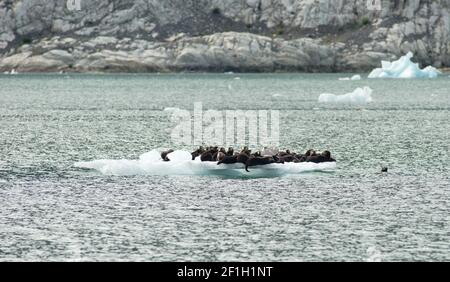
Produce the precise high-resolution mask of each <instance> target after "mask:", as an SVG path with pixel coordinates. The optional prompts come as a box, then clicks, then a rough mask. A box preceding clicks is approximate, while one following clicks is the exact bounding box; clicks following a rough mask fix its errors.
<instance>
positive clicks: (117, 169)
mask: <svg viewBox="0 0 450 282" xmlns="http://www.w3.org/2000/svg"><path fill="white" fill-rule="evenodd" d="M168 157H169V159H170V160H171V161H170V162H164V161H163V160H162V159H161V157H160V153H159V152H158V151H156V150H153V151H151V152H148V153H145V154H143V155H141V156H140V157H139V159H138V160H126V159H122V160H94V161H89V162H77V163H75V164H74V166H75V167H78V168H85V169H93V170H96V171H99V172H100V173H102V174H105V175H119V176H126V175H159V176H168V175H200V176H202V175H216V176H228V177H278V176H283V175H288V174H300V173H305V172H314V171H332V170H334V169H335V168H336V163H334V162H329V163H320V164H315V163H284V164H269V165H264V166H254V167H249V171H250V172H246V171H245V169H244V165H243V164H240V163H239V164H221V165H217V163H216V162H202V161H200V159H199V158H196V159H195V160H194V161H193V160H192V158H191V154H190V153H189V152H187V151H175V152H173V153H171V154H169V155H168Z"/></svg>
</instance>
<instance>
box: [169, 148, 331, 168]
mask: <svg viewBox="0 0 450 282" xmlns="http://www.w3.org/2000/svg"><path fill="white" fill-rule="evenodd" d="M172 152H173V150H168V151H164V152H162V153H161V158H162V159H163V160H164V161H170V159H169V158H168V155H169V154H170V153H172ZM191 155H192V160H195V159H196V158H198V157H200V160H201V161H202V162H217V165H220V164H235V163H242V164H244V165H245V170H246V171H247V172H249V170H248V168H249V167H251V166H257V165H267V164H273V163H289V162H293V163H302V162H312V163H324V162H336V160H335V159H333V158H332V157H331V153H330V151H323V152H321V153H317V152H316V151H315V150H313V149H309V150H308V151H306V153H304V154H297V153H295V152H291V151H290V150H286V151H278V150H272V149H267V148H265V149H264V150H263V151H257V152H255V153H252V150H249V149H248V147H244V148H243V149H242V150H241V151H240V152H235V151H234V149H233V148H232V147H230V148H228V150H225V148H219V147H218V146H210V147H206V148H204V147H203V146H200V147H199V148H198V149H197V150H195V151H194V152H192V153H191Z"/></svg>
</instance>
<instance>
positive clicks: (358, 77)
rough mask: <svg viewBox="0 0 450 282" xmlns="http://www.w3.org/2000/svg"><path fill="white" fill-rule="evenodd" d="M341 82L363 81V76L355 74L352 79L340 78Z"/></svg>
mask: <svg viewBox="0 0 450 282" xmlns="http://www.w3.org/2000/svg"><path fill="white" fill-rule="evenodd" d="M339 80H343V81H347V80H361V76H360V75H359V74H355V75H354V76H352V77H340V78H339Z"/></svg>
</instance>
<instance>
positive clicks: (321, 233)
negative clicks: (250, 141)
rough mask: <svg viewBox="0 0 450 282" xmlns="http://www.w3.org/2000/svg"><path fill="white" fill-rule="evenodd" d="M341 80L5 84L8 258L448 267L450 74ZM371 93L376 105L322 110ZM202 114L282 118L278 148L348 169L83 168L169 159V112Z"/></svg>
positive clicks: (0, 115) (90, 79)
mask: <svg viewBox="0 0 450 282" xmlns="http://www.w3.org/2000/svg"><path fill="white" fill-rule="evenodd" d="M343 76H348V74H346V75H344V74H148V75H132V74H127V75H125V74H123V75H119V74H117V75H81V74H77V75H75V74H63V75H56V74H28V75H26V74H19V75H15V76H11V75H0V199H1V202H0V260H1V261H5V260H6V261H10V260H13V261H16V260H19V261H34V260H39V261H41V260H43V261H54V260H69V261H78V260H81V261H97V260H105V261H123V260H126V261H128V260H133V261H170V260H180V261H224V260H225V261H229V260H231V261H331V260H338V261H416V260H426V261H443V260H446V261H448V260H450V226H449V222H450V218H449V215H450V172H449V165H450V145H449V144H450V142H449V132H450V78H448V77H447V76H441V77H439V78H437V79H415V80H395V79H381V80H368V79H366V78H364V77H367V75H364V76H363V79H362V80H358V81H340V80H339V79H338V78H339V77H343ZM237 77H239V78H240V79H237ZM363 86H369V87H370V88H371V89H373V93H372V99H373V102H372V103H369V104H366V105H355V106H352V105H348V104H345V103H344V104H333V103H327V104H322V103H318V97H319V95H320V94H321V93H333V94H345V93H350V92H352V91H353V90H355V88H357V87H363ZM194 102H202V103H203V107H204V109H216V110H231V109H242V110H259V109H265V110H266V109H267V110H279V111H280V120H281V124H280V147H281V148H290V149H293V150H296V151H301V152H303V151H305V150H306V149H309V148H317V149H319V150H322V149H328V150H330V151H331V152H332V155H333V156H334V157H335V158H336V159H337V166H336V168H335V169H333V170H332V171H309V172H304V173H300V174H292V175H281V176H274V177H257V178H252V177H250V178H242V177H223V176H218V175H196V176H192V175H191V176H183V175H161V176H154V175H146V174H138V173H136V174H134V173H132V172H131V173H128V174H127V175H115V174H102V173H101V172H99V171H95V170H88V169H83V168H78V167H76V166H75V165H74V164H75V163H77V162H80V161H93V160H100V159H126V160H135V159H138V158H139V156H140V155H141V154H143V153H146V152H149V151H151V150H152V149H155V148H168V147H172V144H171V138H170V132H171V129H172V128H173V126H174V125H173V122H172V121H171V120H170V115H169V114H168V111H164V109H165V108H168V107H175V108H182V109H188V110H192V109H193V103H194ZM176 149H183V148H176ZM184 149H191V148H184ZM382 166H387V167H388V168H389V172H388V173H384V174H382V173H381V172H380V170H381V167H382Z"/></svg>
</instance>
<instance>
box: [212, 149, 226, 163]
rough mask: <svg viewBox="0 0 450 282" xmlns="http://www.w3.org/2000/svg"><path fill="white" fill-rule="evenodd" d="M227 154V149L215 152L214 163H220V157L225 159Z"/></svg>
mask: <svg viewBox="0 0 450 282" xmlns="http://www.w3.org/2000/svg"><path fill="white" fill-rule="evenodd" d="M226 153H227V152H226V151H225V148H220V150H219V151H217V152H215V153H214V154H213V161H218V160H219V156H220V158H223V157H224V156H225V154H226Z"/></svg>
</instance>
